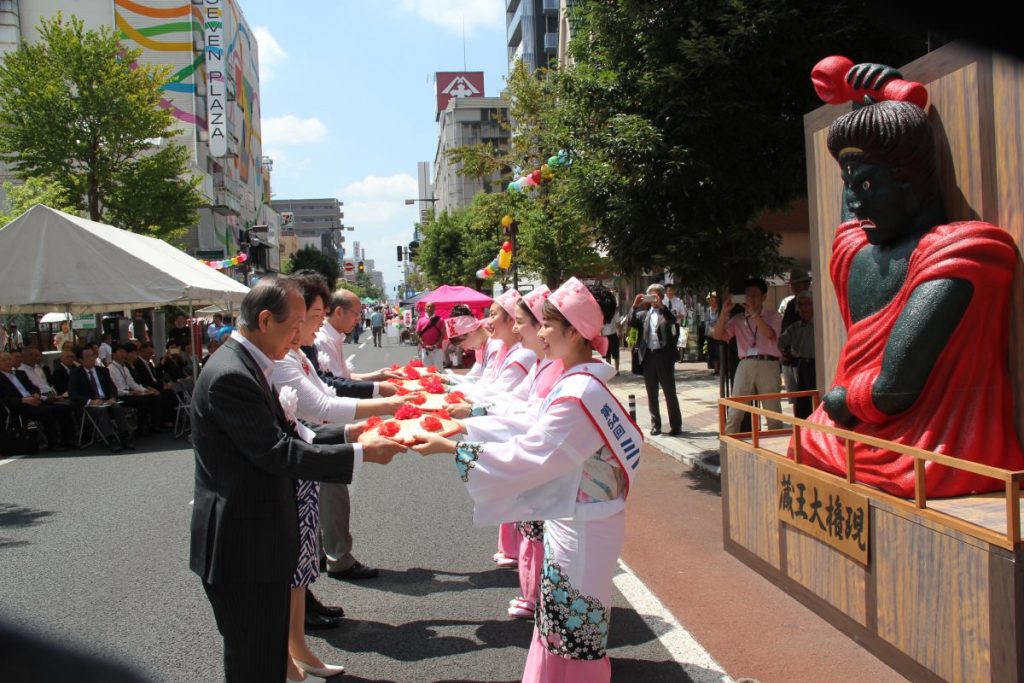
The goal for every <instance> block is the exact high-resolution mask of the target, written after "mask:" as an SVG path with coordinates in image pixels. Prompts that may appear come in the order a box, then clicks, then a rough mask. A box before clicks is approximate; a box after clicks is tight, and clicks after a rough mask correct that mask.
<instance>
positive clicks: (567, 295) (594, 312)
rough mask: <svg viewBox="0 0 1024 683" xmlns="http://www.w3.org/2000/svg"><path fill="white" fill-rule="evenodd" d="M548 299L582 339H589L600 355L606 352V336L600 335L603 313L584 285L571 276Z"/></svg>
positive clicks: (602, 325)
mask: <svg viewBox="0 0 1024 683" xmlns="http://www.w3.org/2000/svg"><path fill="white" fill-rule="evenodd" d="M549 301H551V303H552V304H554V306H555V308H557V309H558V312H559V313H561V314H562V315H564V316H565V319H566V320H568V321H569V324H570V325H572V326H573V327H574V328H576V331H577V332H579V333H580V335H582V336H583V338H584V339H588V340H589V341H590V343H591V345H593V347H594V350H595V351H597V352H598V353H599V354H601V355H602V356H603V355H605V354H606V353H608V338H607V337H604V336H602V335H601V328H602V327H604V314H603V313H601V307H600V306H598V305H597V301H596V300H595V299H594V295H593V294H591V293H590V290H589V289H587V286H586V285H584V284H583V283H582V282H580V281H579V280H578V279H576V278H574V277H571V278H569V279H568V280H566V281H565V282H563V283H562V286H561V287H559V288H558V289H556V290H555V291H554V292H552V293H551V296H550V297H549Z"/></svg>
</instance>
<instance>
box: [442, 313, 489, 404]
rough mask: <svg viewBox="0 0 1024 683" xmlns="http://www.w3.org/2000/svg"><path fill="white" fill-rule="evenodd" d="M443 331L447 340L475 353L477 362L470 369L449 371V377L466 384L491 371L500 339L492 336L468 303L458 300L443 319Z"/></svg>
mask: <svg viewBox="0 0 1024 683" xmlns="http://www.w3.org/2000/svg"><path fill="white" fill-rule="evenodd" d="M444 334H445V337H447V339H448V343H449V344H454V345H456V346H458V347H459V348H460V349H462V350H463V351H473V352H474V353H476V362H475V363H474V364H473V367H471V368H470V369H469V372H467V373H465V374H463V375H451V376H449V378H448V379H449V380H451V381H453V382H455V383H457V384H469V383H472V382H476V381H477V380H479V379H480V378H482V377H484V376H488V377H491V376H493V375H494V372H495V369H496V368H497V364H498V360H497V359H498V355H499V354H500V353H501V340H498V339H492V338H491V332H490V330H488V329H487V321H486V320H478V319H477V318H476V317H475V316H474V315H473V313H472V311H470V310H469V307H468V306H466V305H464V304H458V305H457V306H455V307H454V308H452V312H451V315H450V316H449V317H448V319H447V320H445V321H444Z"/></svg>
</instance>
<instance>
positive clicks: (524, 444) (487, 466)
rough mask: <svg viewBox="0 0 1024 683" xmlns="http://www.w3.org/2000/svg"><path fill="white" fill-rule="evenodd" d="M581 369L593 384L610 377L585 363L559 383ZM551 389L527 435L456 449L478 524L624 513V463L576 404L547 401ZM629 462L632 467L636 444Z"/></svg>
mask: <svg viewBox="0 0 1024 683" xmlns="http://www.w3.org/2000/svg"><path fill="white" fill-rule="evenodd" d="M580 370H585V371H586V372H587V373H589V374H590V375H593V377H592V378H590V381H591V382H601V383H603V382H605V381H607V379H609V378H610V377H612V376H614V374H615V369H614V368H612V367H611V366H609V365H606V364H605V363H600V362H595V363H584V364H582V365H579V366H576V367H574V368H570V369H569V370H567V371H566V372H565V373H563V375H562V379H565V378H566V377H567V376H568V375H569V374H573V373H578V372H579V371H580ZM559 381H560V382H561V381H562V380H559ZM557 389H558V384H556V385H555V387H554V388H553V389H552V394H551V395H549V399H548V400H546V401H545V403H544V404H543V406H542V409H541V413H540V415H539V416H538V417H536V418H535V419H534V420H533V421H532V424H531V425H530V427H529V429H528V431H525V432H521V433H519V434H516V435H514V436H511V437H510V438H509V439H507V440H505V441H492V442H472V441H466V442H464V443H462V444H460V445H459V448H458V452H457V453H456V456H455V462H456V467H457V468H458V469H459V472H460V474H461V477H462V479H463V481H465V482H466V487H467V490H468V491H469V495H470V497H472V498H473V501H474V509H473V520H474V522H475V523H476V524H477V525H478V526H487V525H493V524H498V523H502V522H517V521H522V520H534V519H550V520H556V519H575V520H580V521H582V520H593V519H602V518H605V517H609V516H611V515H614V514H616V513H617V512H619V511H621V510H623V509H624V507H625V494H626V491H627V490H628V477H627V474H626V472H625V471H624V470H623V467H624V466H625V465H623V464H622V463H621V462H620V460H619V458H618V457H617V456H616V454H615V453H613V452H612V451H611V449H610V448H609V447H608V445H607V443H606V440H605V437H604V436H603V435H602V433H601V431H600V430H599V429H598V428H597V427H596V426H595V423H594V421H593V420H592V418H591V417H590V415H589V414H588V412H587V410H586V409H585V408H584V407H583V405H582V404H581V403H580V402H579V401H573V400H555V401H552V400H550V399H551V398H554V395H555V394H556V390H557ZM604 391H607V389H606V388H605V389H604ZM620 408H621V407H620ZM633 457H635V458H637V459H636V460H635V462H636V463H638V462H639V460H638V458H639V445H637V451H636V455H635V456H633ZM634 467H635V466H634Z"/></svg>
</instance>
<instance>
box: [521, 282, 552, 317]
mask: <svg viewBox="0 0 1024 683" xmlns="http://www.w3.org/2000/svg"><path fill="white" fill-rule="evenodd" d="M549 296H551V290H550V289H549V288H548V286H547V285H541V286H540V287H538V288H537V289H535V290H533V291H532V292H530V293H529V294H527V295H526V296H524V297H523V303H524V304H526V307H527V308H529V309H530V313H533V317H534V318H536V319H537V320H543V319H544V302H545V301H547V298H548V297H549Z"/></svg>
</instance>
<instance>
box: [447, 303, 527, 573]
mask: <svg viewBox="0 0 1024 683" xmlns="http://www.w3.org/2000/svg"><path fill="white" fill-rule="evenodd" d="M520 300H522V296H521V295H520V294H519V292H517V291H516V290H514V289H510V290H508V291H507V292H505V293H504V294H502V295H501V296H499V297H498V298H497V299H495V300H494V303H492V304H491V308H490V316H489V317H488V318H487V320H486V328H487V332H488V333H489V334H490V337H489V339H488V341H487V343H486V344H485V345H484V347H483V348H484V368H483V370H482V371H481V373H480V380H481V381H479V382H477V383H475V384H472V385H468V386H464V387H461V388H460V390H461V391H463V392H464V393H465V394H466V396H467V398H469V399H470V401H471V402H473V403H480V402H490V403H494V402H496V401H498V400H503V399H504V396H505V394H506V392H509V391H512V390H514V389H515V388H516V387H517V386H519V385H520V384H522V382H523V380H524V379H526V376H527V375H528V374H529V372H530V370H531V369H532V368H533V366H534V365H535V364H536V362H537V354H536V353H534V352H533V351H531V350H529V349H527V348H524V347H523V345H522V340H521V339H520V338H519V334H518V333H517V332H516V330H515V322H516V321H515V312H516V304H517V302H519V301H520ZM481 339H482V337H481V334H480V332H479V331H478V332H477V333H475V334H470V335H467V336H465V337H460V338H456V340H455V343H458V344H459V345H460V346H462V347H463V348H467V347H469V348H473V347H472V344H473V343H480V341H481ZM473 369H474V370H475V369H476V366H474V368H473ZM472 374H473V370H470V372H469V373H468V375H472ZM468 375H467V376H468ZM473 414H474V415H481V414H483V413H482V412H480V411H479V410H475V411H474V412H473ZM519 540H520V534H519V531H518V530H517V529H516V526H515V525H514V524H501V525H499V527H498V552H496V553H495V554H494V562H495V563H496V564H497V565H498V566H499V567H509V568H511V567H515V566H517V564H518V558H519Z"/></svg>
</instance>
